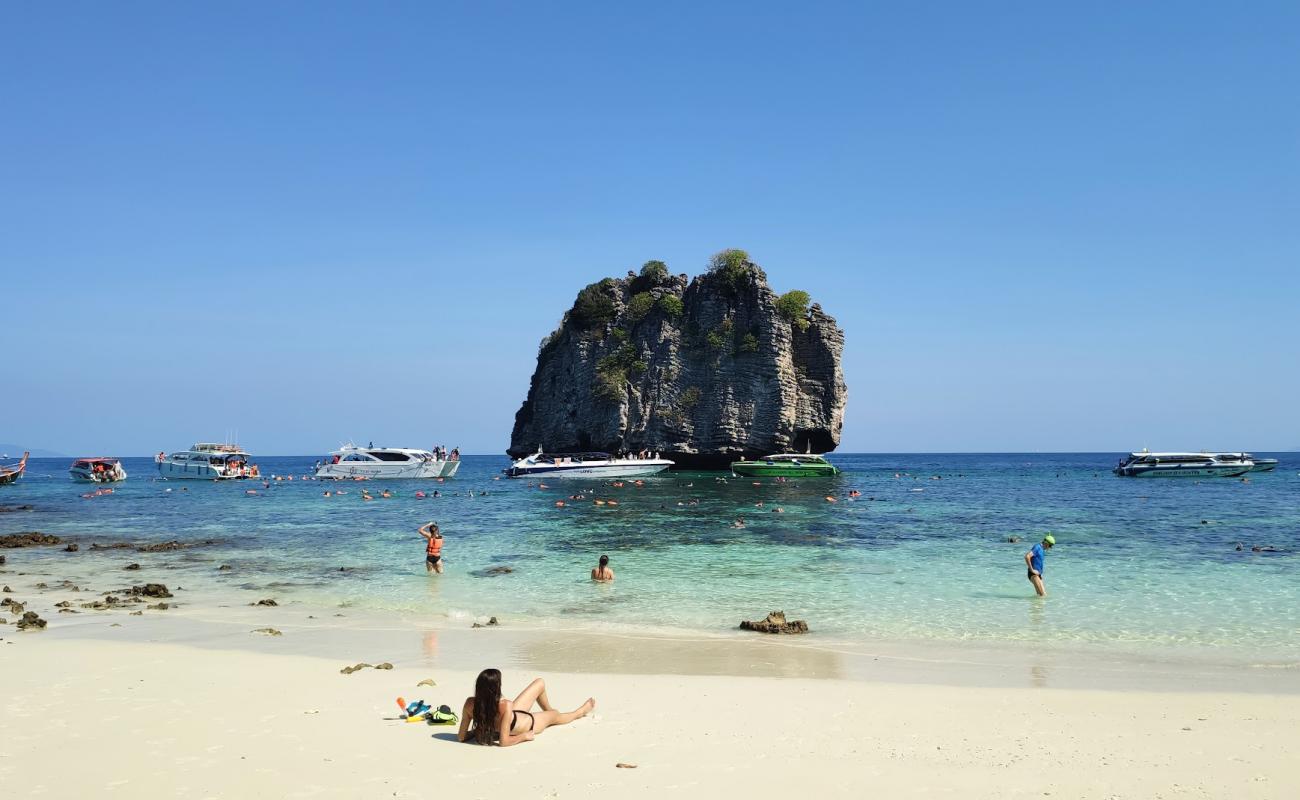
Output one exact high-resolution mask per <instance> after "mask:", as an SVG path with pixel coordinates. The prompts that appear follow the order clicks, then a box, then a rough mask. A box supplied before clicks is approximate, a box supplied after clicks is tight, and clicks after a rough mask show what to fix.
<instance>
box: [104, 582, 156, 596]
mask: <svg viewBox="0 0 1300 800" xmlns="http://www.w3.org/2000/svg"><path fill="white" fill-rule="evenodd" d="M123 594H126V595H130V596H132V597H171V596H172V593H171V592H169V591H167V587H166V586H165V585H163V584H161V583H146V584H144V585H143V586H132V587H131V588H130V589H127V590H126V591H125V592H123ZM109 599H111V598H109Z"/></svg>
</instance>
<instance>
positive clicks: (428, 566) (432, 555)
mask: <svg viewBox="0 0 1300 800" xmlns="http://www.w3.org/2000/svg"><path fill="white" fill-rule="evenodd" d="M419 533H420V535H421V536H423V537H424V538H425V539H427V540H428V544H427V545H426V547H425V549H424V569H425V571H426V572H436V573H438V574H439V575H441V574H442V532H441V531H439V530H438V523H436V522H430V523H429V524H428V525H424V526H422V527H421V528H420V531H419Z"/></svg>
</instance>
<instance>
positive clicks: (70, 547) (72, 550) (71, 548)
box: [63, 542, 81, 553]
mask: <svg viewBox="0 0 1300 800" xmlns="http://www.w3.org/2000/svg"><path fill="white" fill-rule="evenodd" d="M80 549H81V546H80V545H78V544H77V543H76V542H73V543H71V544H69V545H68V546H67V547H65V548H63V552H65V553H75V552H77V551H78V550H80Z"/></svg>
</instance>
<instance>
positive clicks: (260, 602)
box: [249, 597, 280, 606]
mask: <svg viewBox="0 0 1300 800" xmlns="http://www.w3.org/2000/svg"><path fill="white" fill-rule="evenodd" d="M249 605H250V606H278V605H280V604H279V603H277V602H275V601H274V600H272V599H271V598H269V597H267V598H265V599H262V600H258V601H257V602H256V603H249Z"/></svg>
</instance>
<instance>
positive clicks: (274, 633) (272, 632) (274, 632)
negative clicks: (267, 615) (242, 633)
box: [250, 628, 284, 636]
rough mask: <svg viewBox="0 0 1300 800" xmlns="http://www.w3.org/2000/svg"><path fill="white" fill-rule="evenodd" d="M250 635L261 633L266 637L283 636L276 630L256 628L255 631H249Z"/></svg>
mask: <svg viewBox="0 0 1300 800" xmlns="http://www.w3.org/2000/svg"><path fill="white" fill-rule="evenodd" d="M250 633H263V634H266V635H267V636H283V635H284V634H283V633H281V632H280V631H278V630H276V629H275V628H257V629H256V630H253V631H250Z"/></svg>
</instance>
